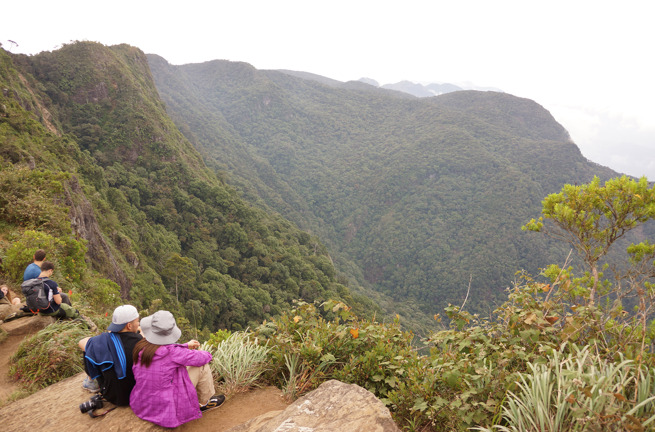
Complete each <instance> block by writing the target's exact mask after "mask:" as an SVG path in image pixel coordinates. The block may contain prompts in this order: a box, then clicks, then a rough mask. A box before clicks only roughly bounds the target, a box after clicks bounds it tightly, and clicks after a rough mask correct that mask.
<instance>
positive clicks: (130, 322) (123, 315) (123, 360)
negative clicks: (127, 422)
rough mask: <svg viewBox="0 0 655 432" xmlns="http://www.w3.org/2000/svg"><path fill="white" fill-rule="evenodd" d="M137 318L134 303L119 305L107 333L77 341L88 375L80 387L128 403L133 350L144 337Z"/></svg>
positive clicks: (132, 377)
mask: <svg viewBox="0 0 655 432" xmlns="http://www.w3.org/2000/svg"><path fill="white" fill-rule="evenodd" d="M139 321H140V320H139V312H138V311H137V309H136V308H135V307H134V306H132V305H122V306H118V307H117V308H116V309H115V310H114V315H113V316H112V318H111V324H110V325H109V327H108V328H107V330H108V331H107V332H106V333H102V334H100V335H98V336H94V337H88V338H84V339H82V340H81V341H80V342H79V347H80V348H81V349H82V351H84V369H85V370H86V373H87V375H88V376H87V378H85V379H84V383H83V384H82V387H83V388H84V389H86V390H88V391H91V392H97V391H100V392H101V394H102V396H103V398H104V399H105V400H107V401H109V402H111V403H113V404H114V405H117V406H127V405H129V404H130V393H131V392H132V388H134V383H135V381H134V373H133V372H132V351H133V350H134V346H135V345H136V343H137V342H139V341H140V340H141V339H142V338H143V336H141V333H140V332H139V331H140V328H139ZM94 380H95V382H94Z"/></svg>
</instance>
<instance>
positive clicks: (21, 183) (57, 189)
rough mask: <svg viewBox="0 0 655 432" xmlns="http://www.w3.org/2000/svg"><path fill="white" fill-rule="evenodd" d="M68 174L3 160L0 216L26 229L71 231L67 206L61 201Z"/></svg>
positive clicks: (0, 166)
mask: <svg viewBox="0 0 655 432" xmlns="http://www.w3.org/2000/svg"><path fill="white" fill-rule="evenodd" d="M68 178H69V174H68V173H65V172H57V171H50V170H43V171H42V170H32V169H29V168H27V167H21V166H14V165H5V164H2V163H0V218H2V219H3V220H5V221H6V222H8V223H10V224H13V225H16V226H19V227H22V228H26V229H38V230H48V231H53V232H56V233H64V232H67V231H69V230H70V222H69V221H68V209H67V208H66V206H63V205H61V201H62V198H63V192H64V189H63V186H62V183H63V182H64V181H65V180H66V179H68Z"/></svg>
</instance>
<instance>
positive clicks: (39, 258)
mask: <svg viewBox="0 0 655 432" xmlns="http://www.w3.org/2000/svg"><path fill="white" fill-rule="evenodd" d="M45 255H46V254H45V251H44V250H43V249H39V250H37V251H36V252H34V262H32V263H30V264H29V265H28V266H27V268H25V272H24V273H23V281H26V280H29V279H35V278H38V277H39V274H41V265H42V264H43V261H44V260H45Z"/></svg>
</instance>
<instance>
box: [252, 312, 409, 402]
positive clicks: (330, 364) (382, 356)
mask: <svg viewBox="0 0 655 432" xmlns="http://www.w3.org/2000/svg"><path fill="white" fill-rule="evenodd" d="M321 307H322V312H320V311H319V309H317V308H316V307H315V306H314V305H312V304H307V303H300V304H299V305H298V307H297V308H296V309H294V310H292V311H291V312H289V313H285V314H283V315H282V316H281V317H280V318H279V319H278V320H276V321H274V322H269V323H264V324H262V325H261V326H260V327H259V328H257V330H256V332H255V334H256V335H258V336H259V337H260V338H263V339H265V340H266V341H267V343H268V346H269V347H270V349H271V354H270V356H271V362H272V364H273V366H272V371H271V373H270V378H269V379H271V380H273V381H274V382H275V383H276V384H277V385H279V386H281V387H282V388H283V389H285V392H286V393H287V395H288V396H289V397H290V398H295V397H297V396H300V395H302V394H304V393H306V392H308V391H311V390H313V389H315V388H316V387H318V385H319V384H320V383H322V382H323V381H325V380H328V379H338V380H341V381H344V382H349V383H355V384H358V385H360V386H362V387H364V388H366V389H368V390H370V391H372V392H374V393H376V395H378V397H381V398H385V397H386V395H387V393H388V392H389V391H390V390H391V389H394V388H396V387H397V386H398V385H399V383H400V382H401V381H403V380H404V379H405V375H406V373H407V372H406V371H407V363H408V362H411V361H412V359H413V358H415V354H414V352H413V350H412V348H411V341H412V339H413V335H412V334H410V333H406V332H403V331H402V330H401V329H400V325H399V324H398V322H397V321H396V322H394V323H391V324H378V323H375V322H374V321H372V320H361V319H359V318H357V317H355V316H354V315H352V313H351V311H350V308H349V307H348V306H346V305H345V304H344V303H341V302H337V301H333V300H330V301H327V302H325V303H323V304H322V305H321Z"/></svg>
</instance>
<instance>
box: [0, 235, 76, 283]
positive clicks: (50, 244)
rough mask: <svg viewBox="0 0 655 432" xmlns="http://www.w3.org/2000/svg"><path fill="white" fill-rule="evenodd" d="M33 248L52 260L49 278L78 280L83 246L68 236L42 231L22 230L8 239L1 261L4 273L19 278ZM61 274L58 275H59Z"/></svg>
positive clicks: (29, 259)
mask: <svg viewBox="0 0 655 432" xmlns="http://www.w3.org/2000/svg"><path fill="white" fill-rule="evenodd" d="M37 249H43V250H45V251H46V253H47V256H46V260H48V261H52V262H54V263H55V276H53V279H55V280H57V282H59V283H60V284H61V283H62V282H65V281H68V282H79V281H80V280H81V278H82V275H83V274H84V272H85V271H86V268H87V267H86V261H85V259H84V255H85V254H86V246H85V244H84V242H83V241H78V240H75V239H74V238H72V237H56V236H53V235H51V234H48V233H45V232H42V231H32V230H26V231H23V232H22V233H20V234H19V235H16V238H14V239H12V243H11V245H10V246H9V247H8V248H7V251H6V257H5V259H4V260H3V265H4V270H5V272H6V273H7V274H8V275H9V276H10V277H11V278H12V279H13V280H14V281H16V282H18V281H22V280H23V272H24V271H25V267H26V266H27V265H28V264H29V263H31V262H32V260H33V256H34V252H36V251H37ZM59 276H61V278H59Z"/></svg>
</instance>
